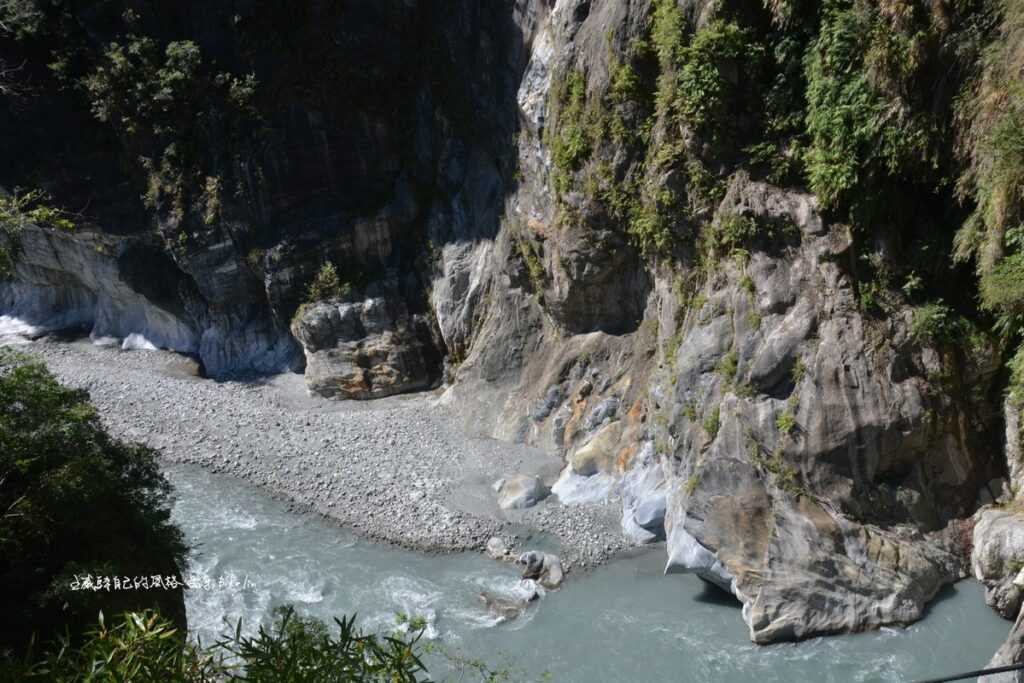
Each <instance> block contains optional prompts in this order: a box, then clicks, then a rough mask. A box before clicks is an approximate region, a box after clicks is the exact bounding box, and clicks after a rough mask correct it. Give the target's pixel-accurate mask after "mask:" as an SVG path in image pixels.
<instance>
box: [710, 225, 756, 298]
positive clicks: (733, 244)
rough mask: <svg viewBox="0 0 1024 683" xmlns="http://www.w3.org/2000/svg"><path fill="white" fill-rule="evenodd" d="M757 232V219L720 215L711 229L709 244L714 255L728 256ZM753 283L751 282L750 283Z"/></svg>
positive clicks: (754, 236)
mask: <svg viewBox="0 0 1024 683" xmlns="http://www.w3.org/2000/svg"><path fill="white" fill-rule="evenodd" d="M758 234H759V228H758V224H757V221H756V220H754V219H753V218H750V217H747V216H740V215H738V214H728V215H726V216H721V217H720V218H719V219H718V222H717V223H716V224H715V225H714V226H713V227H712V230H711V245H712V250H713V252H714V254H715V255H716V256H728V255H730V254H732V253H733V252H734V251H736V250H737V249H740V248H741V247H743V245H745V244H749V243H750V242H751V241H753V240H754V239H755V238H757V236H758ZM751 284H753V283H751Z"/></svg>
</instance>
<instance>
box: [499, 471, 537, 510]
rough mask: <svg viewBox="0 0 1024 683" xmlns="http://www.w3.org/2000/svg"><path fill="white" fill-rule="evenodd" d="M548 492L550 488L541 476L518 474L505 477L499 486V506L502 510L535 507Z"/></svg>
mask: <svg viewBox="0 0 1024 683" xmlns="http://www.w3.org/2000/svg"><path fill="white" fill-rule="evenodd" d="M547 494H548V489H547V488H546V487H545V486H544V482H542V481H541V480H540V478H539V477H535V476H532V475H527V474H516V475H513V476H510V477H507V478H505V479H504V480H503V481H502V483H501V486H500V487H499V488H498V507H500V508H501V509H502V510H518V509H521V508H528V507H533V506H534V505H536V504H537V503H539V502H540V501H542V500H544V498H545V497H547Z"/></svg>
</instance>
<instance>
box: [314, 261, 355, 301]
mask: <svg viewBox="0 0 1024 683" xmlns="http://www.w3.org/2000/svg"><path fill="white" fill-rule="evenodd" d="M351 293H352V285H350V284H349V283H348V282H343V281H342V280H341V277H339V276H338V269H337V268H335V266H334V264H333V263H332V262H330V261H326V262H325V263H324V264H323V265H322V266H320V270H319V271H317V274H316V277H315V278H313V281H312V282H311V283H309V287H308V288H307V289H306V303H316V302H317V301H328V300H330V299H343V298H345V297H347V296H349V295H350V294H351Z"/></svg>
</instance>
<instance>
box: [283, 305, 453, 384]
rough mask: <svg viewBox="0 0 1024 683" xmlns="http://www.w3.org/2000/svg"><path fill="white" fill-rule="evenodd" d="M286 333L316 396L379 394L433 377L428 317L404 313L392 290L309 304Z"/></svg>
mask: <svg viewBox="0 0 1024 683" xmlns="http://www.w3.org/2000/svg"><path fill="white" fill-rule="evenodd" d="M292 334H293V335H294V336H295V338H296V339H297V340H298V341H299V343H300V344H302V347H303V350H304V351H305V354H306V385H307V386H308V387H309V390H310V391H311V392H313V393H316V394H319V395H321V396H325V397H328V398H352V399H369V398H380V397H383V396H391V395H393V394H399V393H404V392H408V391H415V390H421V389H426V388H428V387H430V386H431V385H432V384H434V383H435V382H436V381H438V379H439V376H438V359H439V358H440V356H441V353H440V351H439V350H438V349H437V347H436V343H437V339H436V337H435V335H434V329H433V327H432V325H431V322H430V320H429V319H428V318H426V317H424V316H419V315H413V314H410V313H409V311H408V310H407V309H406V307H405V304H404V303H403V302H402V300H401V298H400V297H398V296H397V295H385V296H379V297H373V298H368V299H363V300H360V301H352V302H342V301H338V302H333V301H332V302H319V303H315V304H310V305H308V306H305V307H304V308H302V309H301V310H300V312H299V314H298V315H297V316H296V318H295V320H294V321H293V322H292Z"/></svg>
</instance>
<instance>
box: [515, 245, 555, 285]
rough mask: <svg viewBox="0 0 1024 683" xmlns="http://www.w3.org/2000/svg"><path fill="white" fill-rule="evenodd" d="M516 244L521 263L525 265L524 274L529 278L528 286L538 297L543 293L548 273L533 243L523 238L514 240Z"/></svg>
mask: <svg viewBox="0 0 1024 683" xmlns="http://www.w3.org/2000/svg"><path fill="white" fill-rule="evenodd" d="M516 246H517V248H518V250H519V256H520V257H521V258H522V259H523V263H524V264H525V265H526V275H527V277H529V279H530V287H531V288H533V293H534V294H536V295H537V296H538V297H542V296H543V295H544V287H545V286H546V282H547V277H548V273H547V271H546V270H545V269H544V264H543V263H542V262H541V260H540V255H539V254H538V253H537V247H535V246H534V245H533V243H532V242H531V241H530V240H528V239H525V238H520V239H517V240H516Z"/></svg>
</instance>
